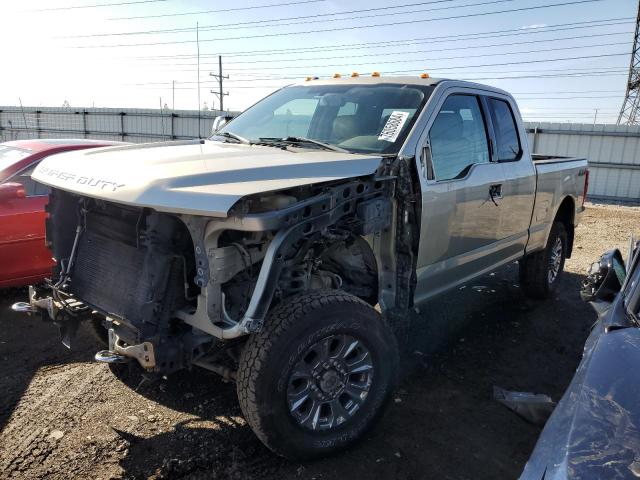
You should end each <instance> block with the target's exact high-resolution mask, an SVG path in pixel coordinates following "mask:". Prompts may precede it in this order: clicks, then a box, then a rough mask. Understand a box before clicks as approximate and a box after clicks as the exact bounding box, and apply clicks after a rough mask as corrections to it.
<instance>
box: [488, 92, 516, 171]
mask: <svg viewBox="0 0 640 480" xmlns="http://www.w3.org/2000/svg"><path fill="white" fill-rule="evenodd" d="M489 106H490V108H491V121H492V122H493V127H494V130H495V132H496V142H497V143H498V161H503V162H509V161H513V160H518V159H519V158H520V154H521V152H522V148H521V147H520V138H518V128H517V126H516V120H515V118H514V117H513V112H512V111H511V107H510V106H509V104H508V103H507V102H505V101H504V100H498V99H497V98H490V99H489Z"/></svg>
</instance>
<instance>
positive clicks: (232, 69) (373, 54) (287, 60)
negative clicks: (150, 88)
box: [156, 32, 629, 71]
mask: <svg viewBox="0 0 640 480" xmlns="http://www.w3.org/2000/svg"><path fill="white" fill-rule="evenodd" d="M628 34H629V32H615V33H602V34H597V35H577V36H573V37H559V38H549V39H544V40H527V41H524V42H506V43H504V42H503V43H492V44H484V45H473V47H448V48H438V52H445V51H451V50H453V51H455V50H461V49H468V48H474V49H478V48H493V47H509V46H516V45H527V44H531V43H535V44H540V43H548V42H558V41H563V40H576V39H580V40H582V39H584V38H597V37H607V36H613V35H628ZM626 44H627V42H620V43H616V44H611V43H609V44H600V45H584V46H581V45H576V46H575V47H573V48H587V47H592V46H605V45H626ZM567 48H572V47H567ZM424 53H429V51H427V50H404V51H392V52H384V55H408V54H416V55H417V54H424ZM380 55H382V54H381V53H364V54H359V55H338V56H331V57H311V58H310V57H306V58H305V57H302V58H282V59H275V60H274V59H271V60H253V61H243V62H227V65H228V64H232V65H237V64H241V65H253V64H258V63H282V62H300V61H304V60H307V61H316V60H337V59H343V58H365V57H378V56H380ZM156 65H167V66H174V67H191V66H193V65H194V63H174V62H172V63H163V64H156ZM201 65H216V64H214V63H201ZM352 65H353V64H352ZM260 68H262V69H265V68H272V67H260ZM228 70H229V71H240V70H251V69H246V68H245V69H238V68H235V69H234V68H233V67H232V68H230V69H228Z"/></svg>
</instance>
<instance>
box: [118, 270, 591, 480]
mask: <svg viewBox="0 0 640 480" xmlns="http://www.w3.org/2000/svg"><path fill="white" fill-rule="evenodd" d="M515 270H516V269H515V267H514V266H513V265H511V266H508V267H506V268H505V269H503V270H501V271H499V272H496V273H495V274H491V275H488V276H485V277H483V278H481V279H478V280H475V281H474V282H472V283H470V284H469V285H466V286H465V287H463V288H461V289H459V290H457V291H455V292H453V293H450V294H448V295H446V296H443V297H441V298H439V299H437V300H434V301H433V302H430V303H429V304H428V305H426V306H425V307H424V308H422V311H421V313H420V314H417V315H415V318H413V325H412V330H411V332H412V333H411V339H410V342H409V345H408V348H407V351H406V353H407V355H405V361H404V362H403V365H404V366H403V372H402V375H403V380H402V382H401V386H400V389H399V390H398V392H397V393H396V396H395V397H394V398H393V400H392V402H391V405H390V408H389V410H388V412H387V413H386V415H385V416H384V418H383V420H382V422H381V425H379V426H378V428H376V429H375V430H374V431H373V432H372V434H371V436H370V438H368V439H367V440H366V441H364V442H362V443H360V444H359V445H358V446H356V447H354V448H353V449H351V450H350V451H349V452H345V453H344V454H340V455H337V456H334V457H331V458H328V459H324V460H320V461H316V462H312V463H307V464H304V465H301V464H297V463H292V462H288V461H286V460H283V459H280V458H278V457H276V456H275V455H273V454H271V453H270V452H269V451H268V450H267V449H266V448H265V447H264V446H262V444H261V443H260V442H259V441H258V440H257V439H256V437H255V436H254V435H253V433H252V432H251V430H250V428H249V427H248V426H247V425H246V423H245V422H244V420H243V419H242V414H241V412H240V409H239V407H238V404H237V400H236V396H235V388H234V386H233V385H231V384H225V383H223V382H222V380H220V379H219V378H217V377H216V376H214V375H212V374H208V373H203V372H185V373H182V374H178V375H175V376H174V377H173V378H170V379H169V381H168V382H167V383H166V384H165V385H164V387H162V388H159V387H157V386H153V385H149V386H148V387H145V386H143V387H142V388H140V389H138V393H140V394H142V395H144V396H146V397H147V398H149V399H151V400H153V401H155V402H158V403H161V404H163V405H166V406H167V407H169V408H172V409H176V410H179V411H182V412H185V413H188V414H190V415H192V416H193V420H190V421H187V422H183V423H181V424H178V425H175V429H174V430H173V431H171V432H165V433H161V434H159V435H155V436H152V437H150V438H141V437H134V436H131V435H129V434H127V433H125V432H122V433H121V436H122V437H123V438H124V439H126V440H127V441H128V442H129V445H130V446H129V449H128V451H127V455H126V456H125V457H124V458H123V459H121V461H120V465H121V467H122V468H123V469H124V470H125V471H126V472H128V474H130V475H132V476H134V477H138V476H148V475H151V474H156V475H158V478H174V477H180V478H182V477H183V476H187V477H190V478H191V476H192V475H204V477H202V478H271V477H272V476H273V477H277V478H299V477H300V475H302V476H303V477H304V478H314V477H315V478H334V477H336V476H345V477H346V476H351V475H360V476H362V477H363V478H416V477H418V478H424V477H434V478H471V477H473V478H487V479H489V478H515V477H517V476H518V475H519V474H520V472H521V470H522V467H523V466H524V463H525V462H526V460H527V458H528V456H529V454H530V452H531V450H532V448H533V446H534V444H535V440H536V439H537V436H538V434H539V431H540V430H539V428H537V427H533V426H531V425H529V424H526V423H525V422H523V421H522V420H520V419H519V418H517V417H516V416H515V415H514V414H512V413H511V412H509V411H508V410H506V409H504V408H503V407H501V406H499V405H498V404H497V402H495V401H494V400H493V398H492V387H493V385H500V386H502V387H505V388H509V389H519V390H529V391H536V392H543V393H548V394H551V395H552V396H554V397H555V398H556V399H557V398H558V397H559V396H560V395H561V393H562V392H563V390H564V389H565V388H566V385H567V384H568V383H569V381H570V379H571V376H572V374H573V372H574V370H575V367H576V366H577V364H578V362H579V359H580V355H581V351H582V346H583V343H584V340H585V338H586V336H587V334H588V331H589V327H590V326H591V324H592V323H593V321H594V320H595V315H594V314H593V313H592V311H591V309H590V308H589V306H588V305H586V304H583V303H582V302H581V301H580V300H579V298H578V288H579V284H580V281H581V279H582V276H579V275H575V274H565V276H564V278H563V281H562V285H561V288H559V290H558V292H557V294H556V295H555V297H554V298H553V299H551V300H549V301H547V302H535V301H531V300H528V299H526V298H525V297H524V295H523V294H522V293H521V292H520V288H519V286H518V285H517V283H516V281H515V280H514V278H517V275H515ZM203 378H206V379H207V380H205V381H203ZM133 383H135V382H132V384H131V386H132V387H133ZM185 392H186V393H185ZM471 457H472V458H471ZM473 459H475V460H473ZM472 465H473V466H472ZM425 469H426V470H425ZM301 472H304V474H302V473H301Z"/></svg>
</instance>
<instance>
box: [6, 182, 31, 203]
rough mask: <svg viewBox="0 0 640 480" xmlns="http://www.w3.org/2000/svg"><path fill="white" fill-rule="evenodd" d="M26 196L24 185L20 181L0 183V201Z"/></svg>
mask: <svg viewBox="0 0 640 480" xmlns="http://www.w3.org/2000/svg"><path fill="white" fill-rule="evenodd" d="M24 197H26V193H25V191H24V186H23V185H22V184H21V183H11V182H10V183H3V184H2V185H0V202H6V201H8V200H16V199H18V198H24Z"/></svg>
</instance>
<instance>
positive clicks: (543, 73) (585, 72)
mask: <svg viewBox="0 0 640 480" xmlns="http://www.w3.org/2000/svg"><path fill="white" fill-rule="evenodd" d="M612 69H614V70H615V71H611V70H612ZM599 70H600V71H598V70H595V71H594V69H593V68H584V69H579V68H571V69H561V70H558V69H545V70H536V71H530V70H511V71H498V72H496V71H489V72H482V71H481V72H474V73H473V74H471V75H496V74H503V75H508V74H518V73H525V74H527V73H528V74H530V75H526V76H522V77H520V76H518V77H513V78H541V77H550V78H556V77H565V76H572V75H579V76H601V75H608V74H611V73H613V74H616V75H618V74H619V73H624V72H626V69H625V68H620V67H600V68H599ZM607 70H609V71H608V72H607ZM413 71H414V72H421V71H423V70H413ZM554 72H562V73H561V74H554ZM394 73H400V72H394ZM403 73H406V71H405V72H403ZM361 75H362V76H365V75H368V74H367V73H362V74H361ZM463 75H469V74H464V73H463ZM383 78H384V77H383ZM496 78H502V77H484V79H496ZM508 78H509V77H508ZM477 79H478V78H474V79H471V80H477ZM296 80H297V81H300V80H302V77H301V76H299V75H298V76H295V77H272V78H236V79H234V80H230V82H231V83H234V82H243V83H244V82H260V81H288V82H287V83H289V82H290V81H296ZM460 80H470V79H469V78H460ZM177 83H179V84H182V85H190V84H194V83H196V82H194V81H189V80H188V81H179V82H177ZM205 83H206V82H205ZM171 84H172V82H141V83H128V84H123V86H149V85H171ZM282 86H283V84H280V85H258V86H256V85H232V86H231V87H229V88H281V87H282ZM540 93H541V94H542V93H549V92H540ZM577 93H583V92H577Z"/></svg>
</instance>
